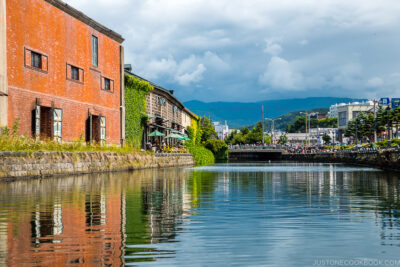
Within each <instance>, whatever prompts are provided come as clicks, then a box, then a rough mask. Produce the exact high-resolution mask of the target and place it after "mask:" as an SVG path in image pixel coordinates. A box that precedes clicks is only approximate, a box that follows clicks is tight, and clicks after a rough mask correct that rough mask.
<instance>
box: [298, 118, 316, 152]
mask: <svg viewBox="0 0 400 267" xmlns="http://www.w3.org/2000/svg"><path fill="white" fill-rule="evenodd" d="M300 114H304V115H306V131H305V132H306V139H307V140H308V139H310V128H311V116H313V115H315V114H317V120H318V113H315V112H310V113H308V112H300ZM307 118H308V129H307ZM310 144H311V140H310Z"/></svg>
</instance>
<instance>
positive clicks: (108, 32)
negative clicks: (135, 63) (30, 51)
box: [45, 0, 125, 44]
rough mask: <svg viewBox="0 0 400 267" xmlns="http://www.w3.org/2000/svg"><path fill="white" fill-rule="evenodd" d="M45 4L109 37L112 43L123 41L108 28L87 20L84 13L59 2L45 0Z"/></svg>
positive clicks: (89, 19) (56, 0)
mask: <svg viewBox="0 0 400 267" xmlns="http://www.w3.org/2000/svg"><path fill="white" fill-rule="evenodd" d="M45 1H46V2H47V3H49V4H51V5H53V6H55V7H56V8H58V9H60V10H62V11H64V12H65V13H67V14H69V15H71V16H72V17H74V18H76V19H77V20H80V21H82V22H83V23H85V24H87V25H89V26H90V27H92V28H93V29H95V30H96V31H99V32H101V33H102V34H104V35H106V36H108V37H110V38H111V39H113V40H114V41H117V42H118V43H120V44H121V43H123V42H124V41H125V39H124V38H123V37H122V36H121V35H120V34H119V33H116V32H114V31H113V30H110V29H109V28H107V27H105V26H103V25H102V24H100V23H98V22H97V21H95V20H93V19H91V18H89V17H88V16H86V15H85V14H84V13H82V12H81V11H79V10H77V9H75V8H73V7H72V6H70V5H68V4H66V3H64V2H62V1H60V0H45Z"/></svg>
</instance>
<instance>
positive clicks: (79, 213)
mask: <svg viewBox="0 0 400 267" xmlns="http://www.w3.org/2000/svg"><path fill="white" fill-rule="evenodd" d="M398 178H399V177H398V174H393V173H387V172H383V171H379V170H376V169H371V168H357V167H349V166H346V165H341V164H299V163H251V164H217V165H215V166H208V167H199V168H188V169H180V168H175V169H163V170H146V171H137V172H132V173H115V174H100V175H99V174H97V175H89V176H76V177H70V178H54V179H45V180H32V181H19V182H12V183H0V198H1V203H2V205H1V207H0V266H1V265H3V264H8V265H10V266H21V265H28V266H57V265H77V266H79V265H105V266H107V265H110V266H111V265H112V266H118V265H147V264H156V265H163V266H176V265H181V266H196V265H197V266H209V265H214V266H221V265H225V266H226V265H229V266H230V265H253V266H260V265H264V266H312V265H313V264H314V263H315V261H318V260H319V261H321V260H329V259H332V260H340V259H376V260H379V259H381V260H384V259H394V260H398V259H400V256H398V255H400V253H399V252H400V224H399V214H398V207H399V191H398V187H399V180H398Z"/></svg>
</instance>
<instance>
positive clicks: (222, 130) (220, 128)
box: [213, 121, 230, 140]
mask: <svg viewBox="0 0 400 267" xmlns="http://www.w3.org/2000/svg"><path fill="white" fill-rule="evenodd" d="M213 126H214V130H215V131H216V132H217V134H218V139H219V140H224V139H225V137H227V136H228V135H229V134H230V131H229V127H228V124H227V122H226V121H225V124H221V123H220V122H218V121H216V122H213Z"/></svg>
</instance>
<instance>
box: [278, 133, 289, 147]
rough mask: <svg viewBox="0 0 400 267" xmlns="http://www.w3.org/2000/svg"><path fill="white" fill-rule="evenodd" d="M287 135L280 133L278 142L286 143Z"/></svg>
mask: <svg viewBox="0 0 400 267" xmlns="http://www.w3.org/2000/svg"><path fill="white" fill-rule="evenodd" d="M288 141H289V140H288V137H287V136H286V135H284V134H282V135H281V136H279V141H278V144H281V145H284V144H287V143H288Z"/></svg>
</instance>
